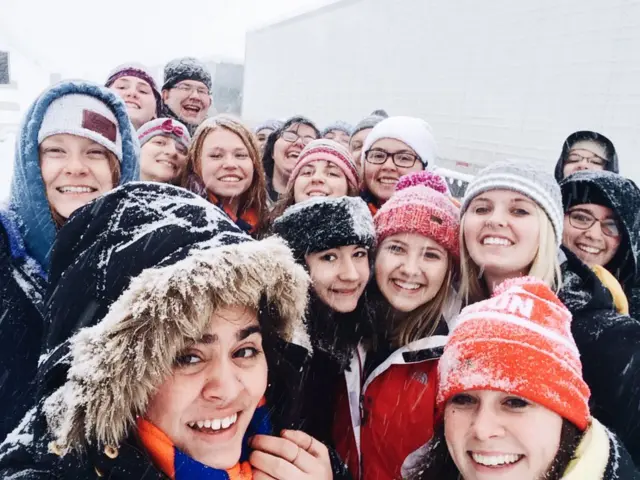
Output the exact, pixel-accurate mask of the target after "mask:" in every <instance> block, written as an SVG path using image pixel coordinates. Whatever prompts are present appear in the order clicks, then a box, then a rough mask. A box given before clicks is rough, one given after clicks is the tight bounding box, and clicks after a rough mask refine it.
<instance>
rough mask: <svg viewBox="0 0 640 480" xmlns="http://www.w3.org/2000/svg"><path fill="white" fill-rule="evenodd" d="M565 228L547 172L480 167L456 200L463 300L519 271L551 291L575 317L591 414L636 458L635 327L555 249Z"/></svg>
mask: <svg viewBox="0 0 640 480" xmlns="http://www.w3.org/2000/svg"><path fill="white" fill-rule="evenodd" d="M575 175H585V173H576V174H575ZM569 178H571V177H569ZM563 230H564V212H563V205H562V194H561V191H560V187H559V186H558V184H557V182H556V181H555V178H554V177H553V176H552V175H551V174H549V173H547V172H545V171H543V170H540V169H538V168H534V167H531V166H527V165H523V164H520V163H516V162H498V163H495V164H493V165H491V166H489V167H487V168H485V169H484V170H482V171H481V172H479V173H478V175H477V176H476V178H474V180H473V181H472V182H471V184H470V185H469V187H468V188H467V192H466V194H465V197H464V199H463V201H462V220H461V248H460V250H461V263H462V267H461V271H462V279H461V294H462V299H463V301H464V302H466V303H467V304H472V303H475V302H477V301H481V300H485V299H487V298H489V296H490V295H491V292H493V290H494V288H495V286H496V285H498V284H500V283H501V282H503V281H504V280H507V279H512V278H517V277H521V276H523V275H531V276H534V277H536V278H538V279H540V280H542V281H544V282H546V284H547V285H549V286H550V287H551V288H552V289H553V290H555V291H557V292H558V296H559V298H560V300H562V302H563V303H564V304H565V305H566V306H567V308H568V309H569V310H570V311H571V314H572V315H573V322H571V330H572V333H573V336H574V338H575V341H576V343H577V345H578V348H579V351H580V354H581V356H582V366H583V375H584V379H585V381H586V382H587V383H588V385H589V387H590V388H591V392H592V399H591V406H592V411H593V413H594V414H595V415H597V416H598V418H599V419H600V420H601V421H602V422H603V423H604V424H605V425H606V426H607V427H609V428H611V429H613V430H614V431H615V432H616V433H617V434H618V435H620V437H621V439H622V441H623V442H624V443H625V446H626V447H627V448H628V450H629V452H630V453H631V455H632V456H633V457H634V460H635V461H638V459H640V440H638V436H637V435H636V434H635V433H634V432H635V431H636V429H637V428H639V427H640V415H639V414H638V410H637V408H636V407H635V405H637V403H636V402H637V401H640V393H639V391H638V389H637V388H636V387H637V385H640V369H639V368H635V367H634V366H633V365H630V364H629V359H630V358H633V357H634V356H635V355H636V354H637V353H638V347H637V345H638V342H639V341H640V324H638V322H637V321H636V320H635V319H633V318H630V317H629V316H628V315H624V314H620V313H618V309H617V308H616V304H615V303H614V299H613V296H612V293H611V291H610V290H608V289H607V287H606V286H605V285H604V284H603V283H602V281H601V280H600V278H599V277H598V275H597V274H596V273H595V272H594V271H593V270H592V269H591V268H590V267H589V266H588V265H586V264H585V263H583V262H582V261H581V260H580V259H579V258H578V257H577V256H576V255H575V254H574V253H573V252H572V251H571V250H570V249H569V248H566V247H565V246H562V247H561V248H560V250H558V247H559V246H560V244H561V242H562V238H563ZM623 295H624V294H623ZM612 389H613V390H615V391H616V392H617V393H616V395H611V391H612Z"/></svg>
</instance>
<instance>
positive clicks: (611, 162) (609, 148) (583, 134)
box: [554, 130, 620, 183]
mask: <svg viewBox="0 0 640 480" xmlns="http://www.w3.org/2000/svg"><path fill="white" fill-rule="evenodd" d="M584 140H589V141H592V142H596V143H597V144H599V145H602V146H603V147H604V149H605V150H606V152H607V158H606V160H607V162H606V163H605V170H608V171H610V172H614V173H619V172H620V167H619V166H618V154H617V153H616V148H615V147H614V146H613V142H612V141H611V140H609V139H608V138H607V137H605V136H604V135H602V134H601V133H598V132H592V131H590V130H581V131H579V132H574V133H572V134H571V135H569V136H568V137H567V139H566V140H565V141H564V143H563V144H562V152H560V158H559V159H558V163H556V169H555V172H554V174H555V177H556V180H557V181H558V183H560V182H561V181H562V179H563V178H564V164H565V162H566V161H567V157H568V156H569V152H570V151H571V149H572V148H573V146H574V145H575V144H576V143H578V142H581V141H584Z"/></svg>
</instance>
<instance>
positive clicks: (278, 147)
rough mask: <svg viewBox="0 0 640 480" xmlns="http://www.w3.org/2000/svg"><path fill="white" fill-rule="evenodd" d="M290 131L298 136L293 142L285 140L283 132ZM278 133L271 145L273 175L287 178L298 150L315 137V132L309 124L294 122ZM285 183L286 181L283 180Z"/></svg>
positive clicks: (293, 165)
mask: <svg viewBox="0 0 640 480" xmlns="http://www.w3.org/2000/svg"><path fill="white" fill-rule="evenodd" d="M285 132H292V133H294V134H295V135H296V136H297V137H298V138H297V140H295V141H293V142H289V141H287V140H285V138H284V136H286V135H284V133H285ZM285 132H283V135H284V136H283V135H280V138H278V140H276V143H275V145H274V146H273V162H274V175H279V176H280V177H281V178H283V179H286V180H288V179H289V175H291V172H292V171H293V167H295V165H296V162H297V161H298V157H299V156H300V152H302V149H303V148H304V147H305V145H306V143H305V141H306V142H307V143H309V142H310V141H311V140H314V139H315V138H317V135H316V132H315V130H314V129H313V128H311V127H310V126H309V125H304V124H302V123H294V124H293V125H291V126H290V127H289V128H287V129H286V130H285ZM284 183H285V184H286V181H285V182H284Z"/></svg>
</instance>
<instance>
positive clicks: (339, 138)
mask: <svg viewBox="0 0 640 480" xmlns="http://www.w3.org/2000/svg"><path fill="white" fill-rule="evenodd" d="M324 138H326V139H328V140H333V141H334V142H338V143H339V144H341V145H344V146H345V147H347V148H349V134H348V133H346V132H343V131H342V130H330V131H329V132H327V133H326V134H325V136H324Z"/></svg>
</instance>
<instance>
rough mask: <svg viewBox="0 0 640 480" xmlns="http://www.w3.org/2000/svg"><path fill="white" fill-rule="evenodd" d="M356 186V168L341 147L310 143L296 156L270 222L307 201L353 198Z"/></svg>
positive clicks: (316, 142) (347, 153) (357, 186)
mask: <svg viewBox="0 0 640 480" xmlns="http://www.w3.org/2000/svg"><path fill="white" fill-rule="evenodd" d="M359 184H360V176H359V175H358V171H357V168H356V165H355V163H354V162H353V159H352V158H351V155H350V154H349V151H348V150H347V149H346V148H345V147H343V146H342V145H340V144H339V143H336V142H334V141H333V140H326V139H318V140H313V141H311V142H310V143H309V144H308V145H307V146H305V147H304V149H303V150H302V152H300V156H299V157H298V161H297V163H296V164H295V167H294V168H293V170H292V172H291V175H290V176H289V182H288V183H287V189H286V191H285V192H284V193H283V194H282V195H281V196H280V200H278V203H276V205H275V207H274V208H273V210H272V212H271V218H272V219H274V220H275V219H276V218H278V217H279V216H280V215H282V214H283V213H284V211H285V210H286V209H287V208H289V207H290V206H291V205H294V204H296V203H299V202H302V201H305V200H308V199H309V198H317V197H323V198H327V197H329V198H337V197H343V196H345V195H348V196H350V197H355V196H357V195H358V193H359V190H358V189H359Z"/></svg>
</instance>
